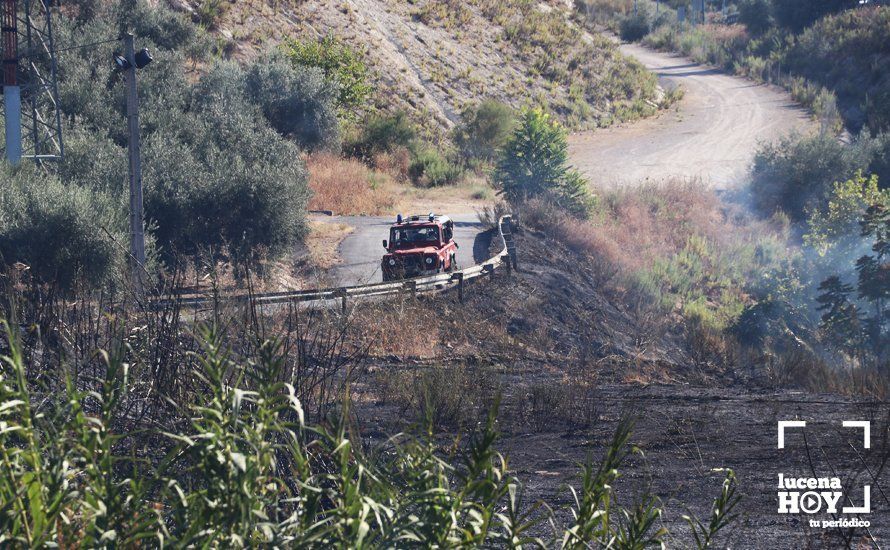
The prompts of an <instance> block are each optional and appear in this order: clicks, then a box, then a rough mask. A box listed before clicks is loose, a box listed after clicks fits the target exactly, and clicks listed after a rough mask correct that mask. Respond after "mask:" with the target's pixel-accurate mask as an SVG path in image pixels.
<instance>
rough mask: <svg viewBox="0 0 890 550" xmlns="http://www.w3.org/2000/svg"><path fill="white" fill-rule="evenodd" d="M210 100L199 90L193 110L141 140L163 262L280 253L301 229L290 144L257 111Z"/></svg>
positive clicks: (298, 165) (298, 181) (302, 178)
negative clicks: (181, 256) (217, 255)
mask: <svg viewBox="0 0 890 550" xmlns="http://www.w3.org/2000/svg"><path fill="white" fill-rule="evenodd" d="M208 78H210V76H209V75H208ZM223 95H224V94H223ZM229 99H231V98H229ZM207 101H210V104H206V102H207ZM216 101H220V98H215V99H214V98H211V97H209V96H206V95H205V96H203V97H202V101H201V102H200V103H198V104H196V105H195V113H194V115H192V116H181V117H180V118H179V120H178V121H177V122H176V123H172V122H171V125H170V127H169V128H168V129H167V131H166V132H158V133H156V134H154V135H152V136H150V137H149V138H148V139H146V143H145V160H146V162H145V176H144V179H145V186H146V202H145V205H146V216H147V217H148V218H149V219H150V220H151V221H152V222H153V225H154V226H155V227H156V229H155V234H156V235H157V238H158V241H159V244H161V247H162V251H163V253H164V254H163V256H164V258H166V259H168V260H170V259H172V256H173V255H174V254H176V253H184V254H195V253H198V252H207V251H212V252H215V253H220V252H222V251H223V250H224V249H228V250H229V252H231V253H232V254H233V255H234V256H235V259H237V260H248V259H251V258H252V257H253V255H254V252H260V253H262V252H265V253H272V254H277V253H281V252H283V251H286V250H288V249H290V247H291V246H292V245H294V244H295V243H296V241H297V240H299V239H301V238H302V237H303V236H304V235H305V232H306V221H305V209H306V203H307V201H308V184H307V175H306V170H305V166H304V164H303V162H302V160H300V157H299V151H298V150H297V148H296V147H295V146H294V145H293V144H292V143H290V142H288V141H285V140H283V139H282V138H281V137H280V136H279V135H278V134H277V133H276V132H274V131H273V130H272V129H270V128H268V127H266V126H264V124H262V120H261V118H260V117H259V115H256V114H255V115H251V113H250V110H246V111H245V110H244V109H242V108H241V107H242V106H240V105H239V106H237V108H234V109H232V108H230V107H233V105H232V104H231V103H222V104H220V103H217V102H216ZM171 137H172V138H173V139H170V138H171Z"/></svg>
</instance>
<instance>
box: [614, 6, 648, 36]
mask: <svg viewBox="0 0 890 550" xmlns="http://www.w3.org/2000/svg"><path fill="white" fill-rule="evenodd" d="M651 25H652V20H651V17H650V16H649V14H648V13H645V12H644V11H643V10H639V11H638V12H637V13H636V14H632V15H629V16H627V17H625V18H623V19H622V20H621V24H620V27H619V34H620V36H621V39H622V40H625V41H627V42H636V41H637V40H642V39H643V37H644V36H646V35H647V34H649V32H650V31H651V30H652V27H651Z"/></svg>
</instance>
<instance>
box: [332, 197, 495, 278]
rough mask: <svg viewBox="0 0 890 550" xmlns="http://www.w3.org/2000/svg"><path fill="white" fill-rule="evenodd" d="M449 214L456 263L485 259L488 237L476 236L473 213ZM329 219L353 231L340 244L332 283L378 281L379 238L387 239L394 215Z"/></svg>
mask: <svg viewBox="0 0 890 550" xmlns="http://www.w3.org/2000/svg"><path fill="white" fill-rule="evenodd" d="M449 215H450V216H451V219H452V220H454V239H455V240H456V241H457V245H458V247H459V248H458V250H457V263H458V265H459V266H461V267H469V266H471V265H473V264H475V263H477V262H478V261H479V260H480V259H486V258H485V255H486V253H487V251H488V240H487V239H486V238H484V237H483V236H480V234H481V233H482V232H483V231H484V230H485V227H484V226H483V225H482V224H481V223H479V219H478V218H477V217H476V214H449ZM332 221H334V222H340V223H346V224H349V225H351V226H352V227H353V228H354V230H353V232H352V233H350V234H349V235H348V236H347V237H346V238H345V239H343V242H342V243H340V249H339V252H340V258H342V260H343V263H341V264H340V265H337V266H335V267H334V268H333V270H332V271H333V273H332V278H333V280H334V281H335V282H336V284H339V285H360V284H366V283H379V282H381V281H382V280H383V275H382V274H381V273H380V259H381V258H382V257H383V254H384V253H385V252H386V251H385V250H384V249H383V239H388V238H389V226H390V225H392V223H393V222H394V221H395V220H394V218H392V217H386V218H384V217H379V216H339V217H334V218H332ZM474 249H475V254H474ZM474 255H475V256H476V259H475V260H474Z"/></svg>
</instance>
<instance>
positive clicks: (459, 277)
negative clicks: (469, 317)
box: [451, 271, 464, 303]
mask: <svg viewBox="0 0 890 550" xmlns="http://www.w3.org/2000/svg"><path fill="white" fill-rule="evenodd" d="M451 280H452V281H457V299H458V300H459V301H460V302H461V303H463V301H464V274H463V272H462V271H458V272H457V273H454V274H452V275H451Z"/></svg>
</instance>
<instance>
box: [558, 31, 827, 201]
mask: <svg viewBox="0 0 890 550" xmlns="http://www.w3.org/2000/svg"><path fill="white" fill-rule="evenodd" d="M621 50H622V52H623V53H625V54H627V55H630V56H633V57H635V58H637V59H638V60H639V61H640V62H641V63H643V64H644V65H645V66H646V67H647V68H648V69H650V70H652V71H653V72H655V73H656V74H657V75H658V76H659V79H660V81H661V84H662V86H664V87H665V88H674V87H676V86H682V88H683V89H684V90H685V96H684V97H683V99H682V101H681V102H680V104H679V107H678V108H677V109H676V110H675V109H671V110H669V111H667V112H665V113H663V114H661V115H660V116H658V117H655V118H650V119H645V120H641V121H638V122H636V123H633V124H627V125H622V126H616V127H613V128H607V129H603V130H597V131H594V132H582V133H578V134H574V135H572V136H571V137H570V139H569V151H570V157H571V161H572V163H573V164H574V165H575V166H576V167H577V168H579V169H580V170H581V171H582V172H583V173H584V174H585V175H586V176H587V177H588V178H589V179H590V181H591V183H592V184H594V185H598V186H613V185H627V184H635V183H638V182H641V181H644V180H646V179H649V180H655V181H658V180H662V179H665V178H670V177H680V178H701V179H702V181H703V182H705V183H706V184H708V185H709V186H711V187H713V188H715V189H726V188H729V187H732V186H735V185H737V184H739V183H741V182H743V181H744V180H745V178H746V176H747V172H748V169H749V167H750V163H751V160H752V159H753V157H754V152H755V151H756V148H757V145H758V143H759V142H763V141H775V140H776V139H778V138H779V137H781V136H783V135H786V134H788V133H790V132H792V131H798V132H802V133H804V132H811V131H813V130H815V128H816V124H815V123H814V122H813V121H812V120H810V118H809V116H808V114H807V113H806V112H805V111H804V110H803V109H801V108H799V107H798V106H796V105H795V104H794V103H793V102H792V101H791V98H790V96H789V95H788V94H787V93H785V92H783V91H781V90H780V89H778V88H776V87H772V86H765V85H759V84H755V83H754V82H751V81H749V80H746V79H743V78H738V77H734V76H729V75H727V74H725V73H723V72H721V71H718V70H716V69H713V68H710V67H706V66H702V65H698V64H695V63H693V62H692V61H690V60H689V59H686V58H683V57H679V56H675V55H671V54H666V53H660V52H655V51H652V50H648V49H646V48H643V47H641V46H638V45H635V44H623V45H622V46H621Z"/></svg>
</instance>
